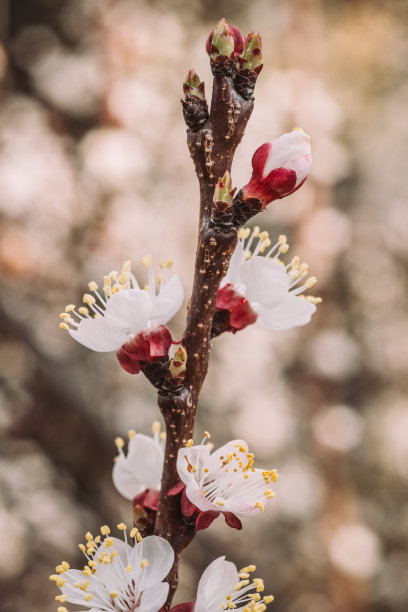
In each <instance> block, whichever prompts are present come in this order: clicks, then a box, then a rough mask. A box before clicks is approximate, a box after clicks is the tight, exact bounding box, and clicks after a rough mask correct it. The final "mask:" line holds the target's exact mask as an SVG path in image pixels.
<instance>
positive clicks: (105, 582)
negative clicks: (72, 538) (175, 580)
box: [50, 523, 174, 612]
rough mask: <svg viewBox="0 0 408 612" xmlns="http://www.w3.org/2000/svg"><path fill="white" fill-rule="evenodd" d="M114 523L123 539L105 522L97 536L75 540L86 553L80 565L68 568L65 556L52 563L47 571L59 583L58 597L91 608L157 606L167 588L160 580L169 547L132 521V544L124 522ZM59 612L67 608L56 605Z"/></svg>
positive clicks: (94, 611)
mask: <svg viewBox="0 0 408 612" xmlns="http://www.w3.org/2000/svg"><path fill="white" fill-rule="evenodd" d="M118 529H119V530H121V531H123V533H124V541H123V540H120V539H118V538H115V537H111V536H110V529H109V527H108V526H107V525H104V526H103V527H101V535H98V536H96V537H95V538H94V537H93V535H92V534H91V533H89V532H88V533H87V534H86V536H85V537H86V542H85V544H79V548H80V549H81V550H82V552H83V553H84V555H85V557H86V558H87V564H86V565H85V566H84V569H83V570H77V569H71V568H70V566H69V564H68V563H67V562H66V561H62V563H61V564H60V565H58V566H57V567H56V574H53V575H52V576H50V580H53V581H54V582H55V583H56V585H57V586H58V587H59V588H60V589H61V595H57V596H56V598H55V599H56V601H58V602H59V603H62V604H64V603H66V602H69V603H72V604H76V605H80V606H82V607H83V608H86V609H87V610H91V612H113V611H114V610H118V611H119V610H121V611H124V610H129V611H130V610H137V611H138V612H157V611H158V610H160V608H161V607H162V606H163V605H164V603H165V601H166V598H167V594H168V590H169V585H168V584H167V583H166V582H163V580H164V579H165V578H166V576H167V574H168V573H169V571H170V569H171V567H172V565H173V561H174V551H173V548H172V547H171V545H170V544H169V543H168V542H167V540H165V539H164V538H160V537H158V536H148V537H146V538H144V539H142V537H141V535H140V533H139V531H138V529H137V528H135V527H134V528H133V529H132V530H131V532H130V538H131V539H132V540H134V545H130V544H129V543H128V541H127V536H126V525H124V524H123V523H120V524H119V525H118ZM101 536H103V537H101ZM58 612H67V608H65V606H60V607H59V608H58ZM83 612H86V611H85V610H83Z"/></svg>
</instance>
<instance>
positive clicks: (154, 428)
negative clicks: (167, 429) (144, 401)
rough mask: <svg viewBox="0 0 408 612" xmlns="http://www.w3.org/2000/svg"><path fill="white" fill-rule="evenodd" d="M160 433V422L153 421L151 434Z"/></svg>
mask: <svg viewBox="0 0 408 612" xmlns="http://www.w3.org/2000/svg"><path fill="white" fill-rule="evenodd" d="M160 431H161V423H160V421H153V423H152V433H160Z"/></svg>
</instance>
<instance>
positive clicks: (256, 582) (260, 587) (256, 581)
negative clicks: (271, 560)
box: [253, 578, 265, 593]
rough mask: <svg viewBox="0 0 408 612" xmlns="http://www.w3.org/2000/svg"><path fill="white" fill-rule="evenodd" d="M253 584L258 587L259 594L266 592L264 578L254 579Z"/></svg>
mask: <svg viewBox="0 0 408 612" xmlns="http://www.w3.org/2000/svg"><path fill="white" fill-rule="evenodd" d="M253 583H254V585H255V586H256V590H257V592H258V593H262V591H263V590H264V588H265V587H264V583H263V580H262V578H254V579H253Z"/></svg>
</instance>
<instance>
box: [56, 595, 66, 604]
mask: <svg viewBox="0 0 408 612" xmlns="http://www.w3.org/2000/svg"><path fill="white" fill-rule="evenodd" d="M67 599H68V595H66V594H65V593H64V595H56V596H55V601H60V602H61V603H65V602H66V601H67Z"/></svg>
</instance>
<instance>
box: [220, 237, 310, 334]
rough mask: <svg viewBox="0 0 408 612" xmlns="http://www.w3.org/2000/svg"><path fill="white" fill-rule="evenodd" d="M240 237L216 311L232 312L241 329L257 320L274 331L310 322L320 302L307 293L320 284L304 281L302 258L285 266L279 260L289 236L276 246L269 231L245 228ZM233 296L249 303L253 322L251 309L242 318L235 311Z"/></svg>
mask: <svg viewBox="0 0 408 612" xmlns="http://www.w3.org/2000/svg"><path fill="white" fill-rule="evenodd" d="M238 237H239V239H238V243H237V246H236V248H235V250H234V253H233V255H232V257H231V261H230V265H229V268H228V270H227V274H226V276H225V277H224V279H223V280H222V282H221V288H220V291H219V294H218V296H217V308H228V307H230V309H231V326H232V327H236V328H237V329H241V328H243V327H245V326H246V325H248V324H249V323H253V322H254V320H255V319H256V320H257V321H259V322H260V323H261V324H262V325H264V326H265V327H269V328H272V329H290V328H291V327H296V326H299V325H305V324H306V323H308V322H309V321H310V318H311V316H312V314H313V313H314V312H315V310H316V304H318V303H320V302H321V299H320V298H316V297H314V296H305V295H304V292H305V291H306V290H308V289H310V288H312V287H313V286H314V285H315V284H316V282H317V281H316V278H315V277H313V276H311V277H309V278H308V279H307V280H304V279H305V276H307V274H308V265H307V264H305V263H300V260H299V257H297V256H296V257H293V259H292V260H291V261H290V262H289V263H288V264H286V265H285V264H284V263H283V262H282V261H281V260H280V258H279V257H280V255H281V254H284V253H286V252H287V251H288V249H289V245H288V244H287V239H286V236H284V235H282V236H279V239H278V241H277V242H276V244H274V245H273V246H271V244H272V243H271V240H270V239H269V236H268V232H260V230H259V227H255V228H254V230H253V231H252V233H251V232H250V229H249V228H245V229H244V228H242V229H241V230H240V231H239V232H238ZM253 246H254V248H253ZM251 249H253V250H251ZM231 289H233V290H234V294H232V292H231ZM234 296H235V300H236V297H237V296H241V297H243V298H245V299H246V300H247V301H248V302H249V305H250V310H251V314H252V315H253V318H252V319H251V320H249V321H248V309H247V311H246V312H245V313H243V314H242V315H241V314H239V312H238V310H239V309H237V310H235V308H236V307H235V306H234V301H233V300H234ZM240 308H241V306H240ZM234 316H235V319H236V325H234V322H235V319H234ZM247 321H248V322H247Z"/></svg>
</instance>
